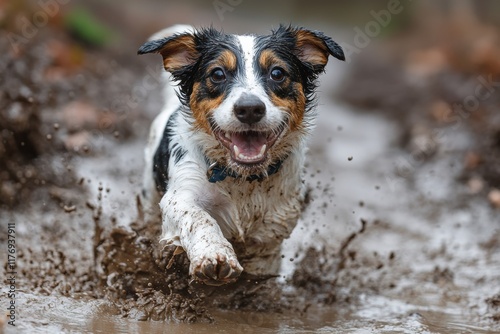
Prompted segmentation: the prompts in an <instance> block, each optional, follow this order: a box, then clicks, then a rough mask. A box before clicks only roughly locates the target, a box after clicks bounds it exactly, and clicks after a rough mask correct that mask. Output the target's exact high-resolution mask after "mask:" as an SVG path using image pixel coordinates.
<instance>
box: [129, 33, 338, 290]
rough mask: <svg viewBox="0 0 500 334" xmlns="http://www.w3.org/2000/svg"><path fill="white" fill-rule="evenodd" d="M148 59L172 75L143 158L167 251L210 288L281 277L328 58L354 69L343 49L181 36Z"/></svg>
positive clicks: (162, 38) (159, 37)
mask: <svg viewBox="0 0 500 334" xmlns="http://www.w3.org/2000/svg"><path fill="white" fill-rule="evenodd" d="M147 53H158V54H160V55H161V56H162V57H163V66H164V68H165V70H166V71H167V72H168V73H170V74H171V77H170V78H169V79H170V81H166V83H165V99H166V101H165V106H164V109H163V111H162V112H161V113H160V114H159V115H158V116H157V117H156V119H155V120H154V121H153V123H152V126H151V130H150V135H149V142H148V144H147V147H146V149H145V160H146V168H145V173H144V189H143V197H144V201H146V202H148V203H150V205H151V206H152V207H154V206H158V203H159V208H160V211H161V217H162V236H161V241H165V242H166V243H167V244H168V245H176V246H180V247H182V250H184V251H185V252H186V253H187V256H188V258H189V261H190V267H189V273H190V275H191V277H193V278H194V279H196V280H198V281H201V282H203V283H205V284H208V285H222V284H226V283H230V282H233V281H235V280H237V278H238V277H239V276H240V274H241V272H242V271H243V270H245V272H247V273H249V274H252V275H276V274H277V273H278V271H279V267H280V261H281V255H280V247H281V243H282V241H283V240H284V239H285V238H287V237H289V235H290V234H291V232H292V230H293V228H294V227H295V226H296V224H297V221H298V219H299V216H300V214H301V210H302V207H303V204H304V199H305V193H306V186H305V184H304V181H303V168H304V162H305V159H306V157H305V153H306V144H307V139H308V137H309V135H310V133H311V130H312V129H313V127H314V122H315V117H316V114H315V101H316V99H315V93H314V92H315V88H316V85H317V83H316V82H317V78H318V75H319V74H321V73H322V72H324V69H325V66H326V64H327V62H328V59H329V56H333V57H335V58H337V59H339V60H345V57H344V53H343V50H342V48H341V47H340V46H339V45H338V44H337V43H336V42H334V41H333V40H332V39H331V38H330V37H327V36H326V35H324V34H323V33H322V32H319V31H312V30H308V29H305V28H298V27H292V26H284V25H280V26H279V27H278V28H277V29H275V30H273V31H272V32H271V33H270V34H269V35H265V36H260V35H259V36H256V35H230V34H226V33H223V32H221V31H218V30H216V29H214V28H202V29H194V28H191V27H189V26H174V27H172V28H168V29H166V30H164V31H162V32H160V33H157V34H155V35H153V36H152V37H151V38H150V39H149V40H148V41H147V42H146V43H145V44H143V45H142V46H141V47H140V48H139V51H138V54H147ZM179 249H181V248H179Z"/></svg>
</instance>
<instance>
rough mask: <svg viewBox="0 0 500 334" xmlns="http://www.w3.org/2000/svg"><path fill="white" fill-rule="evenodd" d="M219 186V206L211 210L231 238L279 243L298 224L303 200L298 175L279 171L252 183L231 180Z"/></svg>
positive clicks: (251, 242) (250, 241)
mask: <svg viewBox="0 0 500 334" xmlns="http://www.w3.org/2000/svg"><path fill="white" fill-rule="evenodd" d="M217 186H218V187H219V191H220V192H219V194H220V196H218V197H219V201H218V205H216V207H214V208H213V209H215V210H210V211H211V213H212V215H213V216H216V217H217V218H216V219H217V221H218V223H219V225H220V226H221V229H222V231H223V233H224V235H225V236H226V237H227V238H228V239H230V240H231V239H232V240H236V241H242V242H245V243H246V244H254V243H258V244H261V245H262V244H269V243H271V244H273V243H276V242H278V243H279V242H281V241H282V240H283V239H284V238H287V237H288V236H289V235H290V233H291V232H292V230H293V228H294V227H295V225H296V223H297V220H298V218H299V215H300V212H301V208H302V202H303V186H302V182H301V180H300V177H299V175H289V177H284V175H283V174H281V175H279V174H278V175H275V176H271V177H270V178H268V179H265V180H263V181H252V182H248V181H241V180H238V181H236V182H235V180H234V179H229V180H227V181H224V182H222V183H220V184H218V185H217ZM214 211H217V212H214Z"/></svg>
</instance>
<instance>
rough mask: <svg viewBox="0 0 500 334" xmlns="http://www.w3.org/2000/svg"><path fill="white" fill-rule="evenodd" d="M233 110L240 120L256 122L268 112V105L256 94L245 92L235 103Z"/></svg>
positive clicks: (248, 122)
mask: <svg viewBox="0 0 500 334" xmlns="http://www.w3.org/2000/svg"><path fill="white" fill-rule="evenodd" d="M233 112H234V115H235V116H236V118H237V119H238V120H239V121H240V122H242V123H246V124H254V123H257V122H258V121H260V120H261V119H262V117H264V115H265V114H266V105H265V104H264V102H262V101H261V100H260V99H259V98H258V97H257V96H255V95H251V94H243V95H241V97H240V98H239V99H238V100H237V101H236V103H235V104H234V110H233Z"/></svg>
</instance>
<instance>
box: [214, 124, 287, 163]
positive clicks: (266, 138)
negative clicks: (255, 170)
mask: <svg viewBox="0 0 500 334" xmlns="http://www.w3.org/2000/svg"><path fill="white" fill-rule="evenodd" d="M280 133H281V131H279V132H277V133H275V132H265V131H244V132H226V131H221V130H219V131H216V132H215V136H216V137H217V139H218V140H219V141H220V142H221V143H222V145H224V146H225V147H226V148H227V149H228V150H229V152H230V153H231V159H232V160H233V161H234V162H237V163H239V164H242V165H256V164H260V163H262V162H264V161H265V160H266V158H267V152H268V150H269V149H270V148H271V147H272V146H273V145H274V143H275V142H276V140H277V139H278V137H279V135H280Z"/></svg>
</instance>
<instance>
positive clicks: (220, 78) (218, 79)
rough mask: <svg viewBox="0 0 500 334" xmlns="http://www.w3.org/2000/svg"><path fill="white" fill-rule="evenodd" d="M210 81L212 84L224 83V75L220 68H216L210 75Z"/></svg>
mask: <svg viewBox="0 0 500 334" xmlns="http://www.w3.org/2000/svg"><path fill="white" fill-rule="evenodd" d="M210 80H212V82H213V83H222V82H224V81H226V73H224V70H223V69H222V68H220V67H217V68H216V69H214V70H213V71H212V73H211V74H210Z"/></svg>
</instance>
